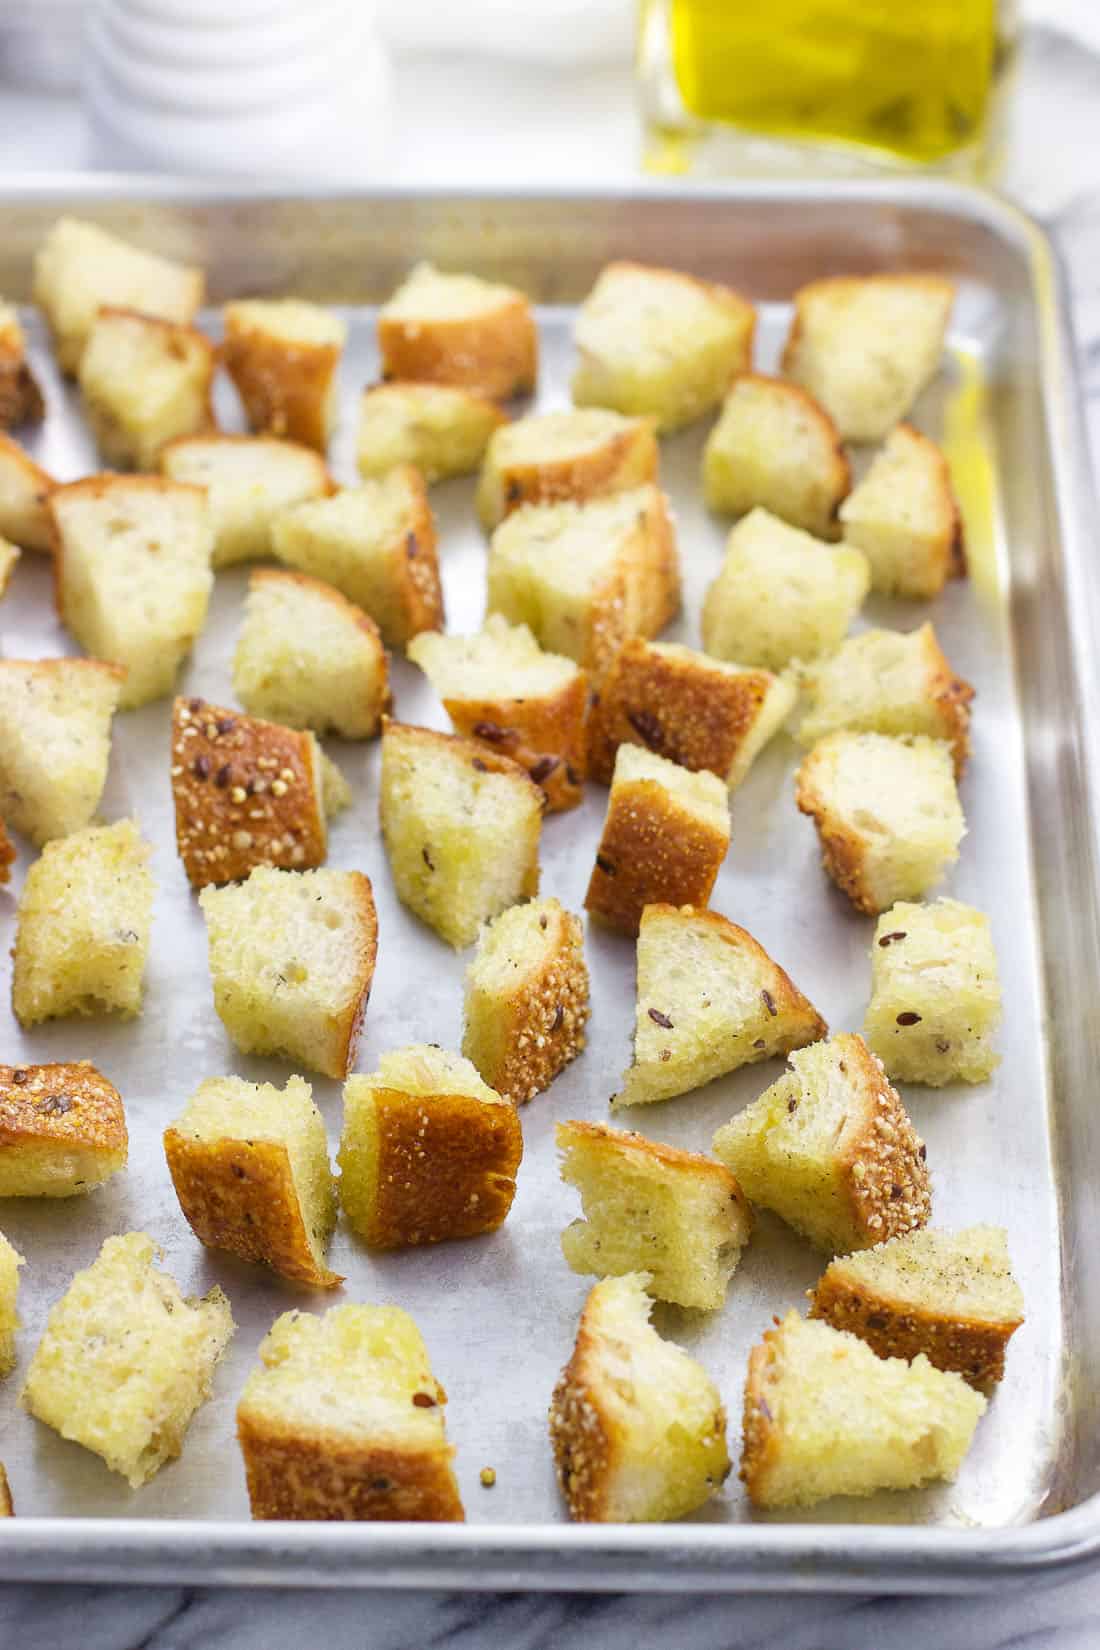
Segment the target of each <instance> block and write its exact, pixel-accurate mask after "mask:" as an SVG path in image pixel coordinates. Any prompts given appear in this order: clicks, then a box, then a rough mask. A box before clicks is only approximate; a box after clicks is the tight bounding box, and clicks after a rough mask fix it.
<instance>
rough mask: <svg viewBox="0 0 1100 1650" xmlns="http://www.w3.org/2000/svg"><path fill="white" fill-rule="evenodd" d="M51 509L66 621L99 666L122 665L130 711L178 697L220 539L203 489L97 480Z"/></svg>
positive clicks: (135, 479)
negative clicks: (173, 694)
mask: <svg viewBox="0 0 1100 1650" xmlns="http://www.w3.org/2000/svg"><path fill="white" fill-rule="evenodd" d="M48 509H49V513H50V519H51V528H52V533H53V543H54V580H55V588H56V595H57V607H58V612H59V613H60V615H61V619H62V622H63V623H64V624H65V626H66V627H67V628H68V629H69V630H70V631H71V632H72V634H73V635H74V636H75V637H76V639H77V641H78V642H79V643H80V645H81V647H83V648H85V649H86V650H87V652H89V653H91V654H92V655H94V657H96V658H97V659H106V660H108V661H109V662H111V663H113V664H118V665H125V667H126V679H125V681H124V682H123V683H122V690H121V693H120V695H119V704H120V706H121V707H122V708H123V709H124V710H132V709H133V708H134V707H135V706H137V705H145V704H148V703H149V701H150V700H152V699H160V698H163V697H164V695H165V694H168V693H171V691H172V689H173V687H174V686H175V682H176V676H177V673H178V671H179V668H180V666H181V664H182V663H183V661H184V660H185V659H186V658H187V655H188V654H189V653H190V651H191V648H192V646H193V645H194V642H195V639H196V637H197V636H198V635H199V632H200V631H201V630H202V627H203V625H204V624H205V623H206V609H207V605H208V603H209V601H210V591H211V587H212V585H213V582H214V580H213V575H212V574H211V571H210V555H211V551H212V550H213V545H214V535H213V533H212V531H211V528H210V518H209V516H208V514H207V508H206V500H205V498H204V497H203V494H202V492H201V491H200V490H199V489H198V488H197V487H185V486H181V485H179V484H178V483H177V482H174V481H167V480H164V479H163V478H162V477H160V476H116V475H104V476H90V477H89V478H88V479H87V480H86V481H74V482H71V483H70V484H69V485H68V486H66V487H57V488H55V489H54V491H53V492H52V493H51V494H50V497H49V503H48Z"/></svg>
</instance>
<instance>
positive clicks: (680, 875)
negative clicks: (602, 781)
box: [584, 745, 730, 934]
mask: <svg viewBox="0 0 1100 1650" xmlns="http://www.w3.org/2000/svg"><path fill="white" fill-rule="evenodd" d="M729 844H730V816H729V802H728V799H727V794H726V787H725V785H724V784H723V783H722V781H721V780H720V779H719V778H717V776H716V775H715V774H712V773H705V772H704V773H690V772H689V771H688V769H687V768H681V767H678V766H677V764H676V763H675V762H669V761H667V760H666V759H665V758H664V757H663V756H655V755H654V754H653V752H652V751H648V750H642V749H641V747H640V746H638V745H620V746H619V749H618V753H617V754H616V757H615V771H614V774H613V775H612V779H611V791H610V794H609V796H608V799H607V814H606V816H605V818H604V822H603V834H602V835H601V837H600V845H599V848H598V849H597V850H596V863H595V865H594V866H593V867H592V875H591V877H590V878H589V882H588V892H587V894H586V895H585V898H584V904H585V909H586V910H587V911H591V912H592V913H593V915H594V916H597V917H599V918H600V919H601V920H602V921H603V922H606V923H607V924H609V926H610V927H612V928H618V929H619V930H620V931H621V932H622V933H624V934H636V933H637V932H638V925H639V923H640V922H641V919H642V912H643V911H644V909H645V907H646V906H647V905H652V904H654V903H656V902H659V901H664V902H666V903H667V904H669V905H701V906H703V905H706V903H707V901H708V900H709V898H710V891H711V889H712V888H713V887H714V883H715V879H716V878H717V876H718V872H719V870H720V868H721V865H722V861H723V860H724V859H725V857H726V851H727V849H728V848H729Z"/></svg>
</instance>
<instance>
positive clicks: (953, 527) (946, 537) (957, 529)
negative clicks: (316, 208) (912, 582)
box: [898, 422, 968, 596]
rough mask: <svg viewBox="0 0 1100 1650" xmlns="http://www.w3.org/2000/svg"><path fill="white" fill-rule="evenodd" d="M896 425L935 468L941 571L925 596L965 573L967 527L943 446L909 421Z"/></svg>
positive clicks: (937, 591)
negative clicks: (939, 526) (918, 447)
mask: <svg viewBox="0 0 1100 1650" xmlns="http://www.w3.org/2000/svg"><path fill="white" fill-rule="evenodd" d="M898 429H899V430H903V431H904V432H905V434H906V435H907V436H908V437H909V439H910V440H911V441H914V442H916V443H917V444H918V445H919V446H920V447H921V448H922V449H923V451H924V454H925V456H926V457H927V458H928V459H930V460H931V462H932V465H933V467H934V469H935V471H936V478H937V480H936V491H937V494H938V496H939V504H940V513H941V515H942V516H943V521H944V526H943V531H942V533H941V536H940V559H941V572H940V575H939V577H938V579H937V580H936V582H935V583H934V584H931V585H929V587H928V588H927V589H926V590H925V591H924V592H923V594H924V595H926V596H935V595H938V593H939V592H940V591H941V590H942V589H943V587H944V584H945V583H946V582H947V580H948V579H965V578H966V576H967V572H968V568H967V561H966V529H965V527H964V526H963V518H962V512H961V511H960V509H959V502H958V499H957V498H956V497H955V489H954V486H953V485H952V481H951V466H950V465H949V464H948V462H947V459H946V457H945V456H944V453H943V450H942V448H940V447H938V446H937V445H936V443H935V442H934V441H930V440H929V439H928V437H927V436H926V435H922V434H921V432H920V430H918V429H914V427H913V425H912V424H908V423H904V422H903V423H901V424H899V425H898Z"/></svg>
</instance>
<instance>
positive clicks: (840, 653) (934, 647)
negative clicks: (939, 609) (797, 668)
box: [798, 624, 974, 778]
mask: <svg viewBox="0 0 1100 1650" xmlns="http://www.w3.org/2000/svg"><path fill="white" fill-rule="evenodd" d="M802 690H803V694H804V697H805V700H806V709H805V715H804V716H803V719H802V722H801V723H800V725H799V728H798V738H799V740H800V741H801V742H802V744H804V745H815V744H816V743H817V741H818V740H819V739H823V738H824V737H825V735H826V734H829V733H835V732H837V731H838V730H839V729H842V728H843V729H848V730H849V731H851V732H852V733H886V734H894V735H899V736H904V735H906V734H918V733H920V734H927V736H928V737H929V738H930V739H945V740H946V741H947V743H948V744H949V745H950V746H951V749H952V751H953V752H954V758H955V775H956V778H958V777H959V776H961V774H962V773H963V771H964V769H965V768H966V760H967V757H968V756H969V755H970V701H971V700H972V699H973V697H974V689H973V688H972V687H971V685H970V683H969V682H967V681H964V680H963V678H962V677H961V676H956V675H955V673H954V671H953V670H952V669H951V666H950V665H949V664H948V662H947V660H946V658H945V657H944V655H943V652H942V650H941V648H940V644H939V642H938V641H937V640H936V632H935V631H934V630H933V628H932V626H931V624H922V625H921V627H920V629H919V630H913V631H910V632H909V634H908V635H904V634H903V633H902V632H901V631H898V630H865V631H864V632H863V634H862V635H860V636H850V637H849V638H848V640H847V641H846V642H843V643H842V644H841V646H840V647H839V649H838V650H837V652H836V653H833V654H831V655H830V656H829V657H828V658H826V659H817V660H814V661H813V662H812V663H811V664H810V665H809V666H807V668H806V669H805V670H804V671H803V674H802Z"/></svg>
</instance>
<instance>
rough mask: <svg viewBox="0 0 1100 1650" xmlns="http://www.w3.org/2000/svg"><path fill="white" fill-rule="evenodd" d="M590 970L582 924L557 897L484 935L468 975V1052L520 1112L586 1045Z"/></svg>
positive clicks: (514, 913) (516, 910) (516, 912)
mask: <svg viewBox="0 0 1100 1650" xmlns="http://www.w3.org/2000/svg"><path fill="white" fill-rule="evenodd" d="M588 1012H589V1009H588V969H587V968H586V967H585V961H584V933H583V930H582V928H581V924H580V919H579V918H577V917H575V916H573V915H572V913H571V912H569V911H564V910H563V909H562V907H561V906H560V905H559V904H558V901H557V900H556V899H540V900H532V901H531V903H530V904H529V905H513V906H511V907H509V909H508V910H507V911H502V912H501V914H500V916H499V917H494V918H493V920H492V922H490V923H489V924H487V926H486V927H484V928H483V929H482V930H481V933H480V934H479V936H478V942H477V951H476V952H475V954H474V958H473V961H472V962H471V964H470V966H469V968H468V969H467V970H466V1001H465V1029H464V1031H463V1036H462V1052H463V1054H464V1055H465V1056H466V1058H467V1059H468V1060H471V1061H472V1062H473V1064H474V1065H475V1066H476V1067H477V1069H478V1071H479V1072H480V1074H481V1076H482V1077H483V1078H484V1080H485V1082H486V1083H488V1085H489V1087H490V1088H493V1089H495V1090H496V1091H497V1093H498V1094H502V1095H504V1097H505V1098H506V1099H508V1100H511V1101H513V1102H514V1104H515V1105H517V1106H522V1105H523V1104H524V1102H525V1101H527V1100H533V1099H534V1097H535V1095H536V1094H539V1093H541V1092H542V1090H543V1089H546V1088H549V1086H550V1084H551V1083H552V1082H553V1081H554V1078H555V1077H556V1076H557V1075H558V1073H559V1072H560V1071H562V1070H564V1068H565V1067H566V1066H567V1065H568V1064H569V1062H570V1061H571V1060H575V1059H576V1057H577V1055H578V1054H579V1053H580V1052H581V1050H582V1049H583V1047H584V1028H585V1026H586V1025H587V1023H588Z"/></svg>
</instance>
